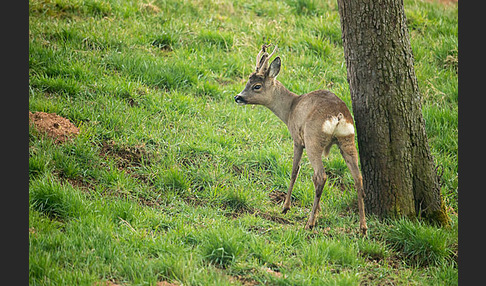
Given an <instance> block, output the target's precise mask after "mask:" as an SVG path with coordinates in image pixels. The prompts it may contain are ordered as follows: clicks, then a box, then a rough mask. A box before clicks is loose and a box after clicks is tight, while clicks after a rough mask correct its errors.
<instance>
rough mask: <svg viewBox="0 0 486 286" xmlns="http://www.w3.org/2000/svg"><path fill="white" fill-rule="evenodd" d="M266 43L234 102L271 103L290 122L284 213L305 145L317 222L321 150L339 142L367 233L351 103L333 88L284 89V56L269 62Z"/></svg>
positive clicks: (312, 222)
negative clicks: (290, 152)
mask: <svg viewBox="0 0 486 286" xmlns="http://www.w3.org/2000/svg"><path fill="white" fill-rule="evenodd" d="M267 47H268V46H264V47H262V51H261V52H260V53H259V56H260V55H261V58H258V57H257V63H259V65H258V66H257V67H256V71H255V72H254V73H252V74H251V75H250V77H249V80H248V82H247V83H246V86H245V89H244V90H243V91H242V92H241V93H240V94H238V95H237V96H235V101H236V102H237V103H240V104H258V105H263V106H265V107H267V108H269V109H270V110H271V111H272V112H273V113H274V114H275V115H276V116H278V117H279V118H280V119H281V120H282V121H283V122H284V123H285V124H286V125H287V127H288V129H289V132H290V135H291V136H292V139H293V141H294V159H293V165H292V174H291V178H290V184H289V188H288V191H287V195H286V198H285V202H284V205H283V211H282V212H283V213H286V212H287V211H288V210H289V209H290V200H291V194H292V189H293V186H294V183H295V179H296V178H297V175H298V173H299V168H300V166H299V164H300V159H301V157H302V153H303V149H304V148H306V149H307V156H308V157H309V161H310V163H311V165H312V168H313V169H314V175H313V177H312V181H313V183H314V188H315V198H314V204H313V206H312V211H311V214H310V216H309V220H308V221H307V223H306V226H305V227H306V229H309V228H312V227H314V226H315V222H316V216H317V213H318V212H319V210H320V206H319V201H320V198H321V195H322V190H323V188H324V184H325V183H326V179H327V175H326V173H325V171H324V165H323V163H322V154H325V155H326V156H327V154H328V153H329V150H330V148H331V146H332V145H333V144H337V145H338V147H339V149H340V152H341V154H342V156H343V158H344V160H345V161H346V164H347V166H348V168H349V170H350V171H351V174H352V176H353V179H354V182H355V187H356V190H357V193H358V208H359V220H360V229H361V233H362V234H366V231H367V226H366V218H365V212H364V202H363V198H364V190H363V182H362V177H361V172H360V170H359V167H358V152H357V150H356V146H355V143H354V127H353V126H354V124H353V118H352V116H351V112H350V111H349V109H348V108H347V106H346V104H345V103H344V102H343V101H342V100H341V99H340V98H339V97H337V96H336V95H335V94H334V93H332V92H330V91H327V90H316V91H313V92H310V93H307V94H303V95H300V96H299V95H296V94H295V93H293V92H291V91H289V90H288V89H287V88H285V87H284V86H283V85H282V83H280V82H279V81H278V80H276V76H277V75H278V73H279V71H280V58H279V57H276V58H275V60H274V61H273V62H272V63H271V64H270V65H268V60H269V58H270V56H271V55H270V56H269V55H268V53H267V52H266V48H267ZM275 51H276V49H275V50H274V52H275ZM272 54H273V53H272ZM258 86H260V88H258ZM255 87H256V88H255ZM326 122H327V123H326ZM346 124H351V125H346ZM325 126H326V127H325ZM338 126H339V128H338ZM326 131H327V132H326ZM338 131H339V132H338Z"/></svg>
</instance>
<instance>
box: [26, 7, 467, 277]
mask: <svg viewBox="0 0 486 286" xmlns="http://www.w3.org/2000/svg"><path fill="white" fill-rule="evenodd" d="M405 12H406V14H407V23H408V25H409V30H410V34H411V42H412V49H413V53H414V56H415V69H416V74H417V77H418V82H419V88H420V90H421V93H422V97H423V104H422V105H423V113H424V118H425V120H426V130H427V134H428V138H429V142H430V146H431V151H432V153H433V155H434V158H435V161H436V164H437V166H438V170H439V172H440V173H441V184H442V194H443V196H444V198H445V201H446V204H447V207H448V209H449V211H450V213H451V217H452V221H453V223H452V225H451V226H450V227H446V228H437V227H435V226H429V225H426V224H424V223H422V222H415V221H408V220H397V221H380V220H378V219H377V218H375V217H374V216H372V215H369V216H368V217H367V219H368V226H369V236H368V237H366V238H362V237H360V236H359V234H358V214H357V205H356V193H355V190H354V182H353V180H352V177H351V175H350V173H349V170H348V169H347V167H346V164H345V162H344V160H343V159H342V157H341V155H340V154H339V151H338V150H337V148H335V147H334V148H332V149H331V153H330V156H329V159H326V160H324V163H325V168H326V172H327V174H328V181H327V184H326V186H325V188H324V192H323V196H322V202H321V207H322V212H321V214H320V215H319V217H318V221H317V226H316V228H315V229H314V230H313V231H305V230H304V229H303V227H304V225H305V222H306V220H307V218H308V215H309V211H310V208H311V206H312V201H313V196H314V193H313V184H312V180H311V178H312V168H311V166H310V164H309V162H308V160H307V158H306V155H304V156H303V159H302V168H301V171H300V174H299V177H298V179H297V182H296V185H295V188H294V192H293V194H292V199H293V201H292V208H291V210H290V211H289V212H288V213H287V214H286V215H282V214H281V213H280V211H281V203H278V202H279V200H278V199H276V194H277V195H278V194H281V193H282V192H285V191H286V190H287V186H288V182H289V177H290V171H291V168H292V141H291V138H290V135H289V133H288V131H287V128H286V126H285V125H284V124H283V123H282V122H281V121H280V120H279V119H278V118H277V117H275V116H274V115H273V114H272V113H271V112H270V111H269V110H267V109H265V108H263V107H244V108H242V107H239V106H237V105H236V104H235V103H234V100H233V96H234V95H235V94H237V93H238V92H239V91H241V90H242V89H243V87H244V84H245V82H246V79H247V76H248V75H249V74H250V73H251V72H252V69H253V67H254V59H255V56H256V53H257V52H258V50H259V47H260V46H261V44H262V43H264V42H267V41H271V42H273V43H276V44H278V45H279V55H280V56H281V58H282V61H283V64H282V70H281V73H280V75H279V80H280V81H281V82H282V83H283V84H284V85H285V86H287V87H288V88H289V89H291V90H292V91H294V92H296V93H306V92H310V91H312V90H315V89H321V88H325V89H329V90H331V91H332V92H334V93H336V94H337V95H338V96H339V97H341V98H342V99H343V100H344V102H345V103H346V104H347V105H348V106H349V107H350V108H351V98H350V95H349V86H348V83H347V79H346V66H345V61H344V55H343V47H342V40H341V31H340V23H339V14H338V11H337V3H335V2H334V1H310V0H305V1H293V0H292V1H291V0H288V1H237V2H230V1H216V2H213V1H204V0H203V1H192V0H188V1H171V0H168V1H158V0H157V1H124V0H112V1H98V0H91V1H81V0H75V1H66V0H31V1H29V110H30V111H31V112H37V111H43V112H49V113H56V114H58V115H60V116H63V117H65V118H67V119H69V120H70V121H71V122H73V123H74V124H75V125H76V126H77V127H78V128H79V129H80V134H79V135H78V136H77V137H76V138H74V139H73V140H71V141H67V142H65V143H62V144H59V143H55V142H54V140H52V139H50V138H48V137H47V136H45V135H44V134H42V133H41V132H39V131H38V130H36V129H35V128H32V127H29V282H30V284H31V285H51V284H52V285H94V284H95V283H102V282H103V281H111V282H113V283H116V284H120V285H157V282H161V281H167V282H171V283H179V284H181V283H182V284H184V285H230V284H231V285H245V284H256V283H259V284H262V285H359V284H366V285H385V284H394V285H410V284H412V285H457V282H458V281H457V276H458V271H457V249H458V238H457V229H458V223H457V221H458V219H457V218H458V216H457V211H458V210H457V199H458V169H457V162H458V159H457V152H458V143H457V142H458V140H457V135H458V124H457V118H458V107H457V101H458V89H457V54H458V49H457V43H458V42H457V4H453V5H445V6H444V5H441V4H439V3H435V2H428V1H405Z"/></svg>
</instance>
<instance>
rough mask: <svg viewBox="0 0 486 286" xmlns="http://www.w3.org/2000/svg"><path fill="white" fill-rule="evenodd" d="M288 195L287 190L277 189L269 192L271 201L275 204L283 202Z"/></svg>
mask: <svg viewBox="0 0 486 286" xmlns="http://www.w3.org/2000/svg"><path fill="white" fill-rule="evenodd" d="M286 195H287V194H286V193H285V192H282V191H277V190H273V191H271V192H270V193H269V194H268V196H269V197H270V201H272V202H273V203H275V204H280V203H283V202H284V201H285V196H286Z"/></svg>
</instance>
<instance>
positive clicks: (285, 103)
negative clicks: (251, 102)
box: [267, 80, 299, 125]
mask: <svg viewBox="0 0 486 286" xmlns="http://www.w3.org/2000/svg"><path fill="white" fill-rule="evenodd" d="M298 97H299V96H298V95H297V94H295V93H293V92H291V91H290V90H288V89H287V88H286V87H285V86H283V84H281V83H280V82H279V81H278V80H275V94H274V100H273V101H272V102H271V103H270V104H269V105H268V106H267V107H268V108H269V109H270V110H271V111H272V112H273V113H274V114H275V115H277V117H278V118H280V119H281V120H282V121H283V122H284V123H285V124H286V125H288V122H289V116H290V113H291V109H292V105H293V103H294V100H295V99H296V98H298Z"/></svg>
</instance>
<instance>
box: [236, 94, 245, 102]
mask: <svg viewBox="0 0 486 286" xmlns="http://www.w3.org/2000/svg"><path fill="white" fill-rule="evenodd" d="M235 102H236V103H238V104H246V100H245V99H244V98H243V97H242V96H241V95H239V94H238V95H236V96H235Z"/></svg>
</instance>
